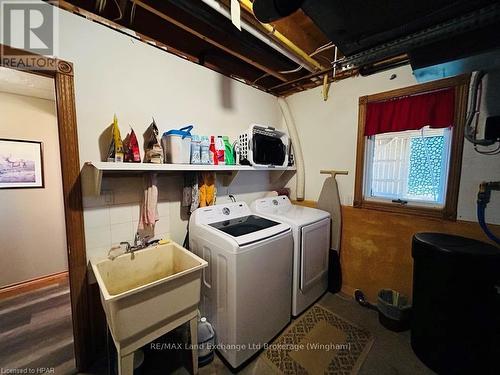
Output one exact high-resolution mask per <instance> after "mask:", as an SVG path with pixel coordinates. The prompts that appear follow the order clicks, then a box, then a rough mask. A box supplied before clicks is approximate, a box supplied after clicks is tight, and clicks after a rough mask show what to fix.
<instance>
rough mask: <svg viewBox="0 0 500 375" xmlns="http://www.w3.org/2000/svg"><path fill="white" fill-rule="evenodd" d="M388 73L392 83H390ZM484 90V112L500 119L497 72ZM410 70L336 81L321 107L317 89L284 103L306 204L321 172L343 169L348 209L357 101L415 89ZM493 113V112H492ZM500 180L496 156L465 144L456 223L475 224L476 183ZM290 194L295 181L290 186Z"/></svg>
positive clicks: (496, 219) (498, 207)
mask: <svg viewBox="0 0 500 375" xmlns="http://www.w3.org/2000/svg"><path fill="white" fill-rule="evenodd" d="M392 74H396V76H397V77H396V78H395V79H393V80H390V79H389V78H390V77H391V75H392ZM491 76H492V77H493V78H492V79H491V80H490V81H489V84H488V83H486V84H485V88H484V91H483V99H484V100H483V109H484V111H483V112H484V113H483V114H482V118H483V117H484V116H485V113H486V110H487V111H488V112H489V113H490V114H499V111H500V105H498V104H496V103H500V102H499V101H498V100H496V101H495V98H498V92H499V90H498V88H499V86H500V79H498V73H495V74H491ZM416 83H417V82H416V80H415V78H414V77H413V75H412V71H411V69H410V67H409V66H404V67H400V68H397V69H393V70H391V71H386V72H381V73H378V74H374V75H371V76H368V77H354V78H348V79H345V80H342V81H339V82H337V83H335V84H333V85H332V86H331V88H330V97H329V99H328V101H326V102H324V101H323V99H322V93H321V87H317V88H315V89H312V90H308V91H305V92H301V93H297V94H294V95H292V96H290V97H289V98H287V101H288V103H289V105H290V108H291V111H292V114H293V116H294V119H295V121H296V124H297V128H298V132H299V136H300V141H301V145H302V150H303V153H304V160H305V165H306V199H311V200H317V199H318V197H319V193H320V191H321V187H322V185H323V181H324V179H325V176H324V175H320V174H319V171H320V169H345V170H348V171H349V175H348V176H339V177H338V182H339V188H340V195H341V200H342V204H344V205H352V201H353V196H354V179H355V166H356V137H357V128H358V99H359V97H360V96H364V95H370V94H375V93H378V92H383V91H387V90H392V89H396V88H401V87H405V86H410V85H414V84H416ZM495 111H496V113H495ZM499 179H500V156H498V155H496V156H483V155H479V154H477V153H475V152H474V151H473V148H472V146H471V144H470V143H468V142H465V145H464V154H463V166H462V177H461V183H460V194H459V203H458V218H459V219H462V220H467V221H477V220H476V213H475V201H476V194H477V189H478V186H479V183H480V182H481V181H483V180H499ZM289 186H290V188H292V191H293V190H294V188H295V184H294V180H291V181H290V183H289ZM487 221H488V222H489V223H494V224H500V193H494V194H493V195H492V201H491V203H490V204H489V206H488V209H487Z"/></svg>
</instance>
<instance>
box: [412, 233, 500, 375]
mask: <svg viewBox="0 0 500 375" xmlns="http://www.w3.org/2000/svg"><path fill="white" fill-rule="evenodd" d="M412 256H413V314H412V323H411V346H412V348H413V351H414V352H415V354H416V355H417V356H418V357H419V358H420V360H422V362H424V363H425V364H426V365H427V366H428V367H430V368H431V369H432V370H434V371H435V372H437V373H439V374H490V373H493V372H495V371H497V370H498V358H499V357H500V345H499V342H500V294H499V289H498V288H499V287H498V286H499V285H500V249H499V248H497V247H495V246H492V245H489V244H487V243H484V242H480V241H476V240H473V239H470V238H464V237H459V236H453V235H448V234H443V233H418V234H416V235H415V236H414V237H413V247H412ZM493 369H497V370H493ZM497 372H498V371H497Z"/></svg>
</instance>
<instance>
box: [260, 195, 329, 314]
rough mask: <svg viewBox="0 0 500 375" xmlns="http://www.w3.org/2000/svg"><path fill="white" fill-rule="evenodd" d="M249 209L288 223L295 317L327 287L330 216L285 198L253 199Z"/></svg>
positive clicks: (282, 196)
mask: <svg viewBox="0 0 500 375" xmlns="http://www.w3.org/2000/svg"><path fill="white" fill-rule="evenodd" d="M251 207H252V210H253V211H254V212H256V213H258V214H260V215H264V216H265V217H268V218H270V219H275V220H279V221H282V222H284V223H287V224H290V225H291V227H292V232H293V242H294V252H293V253H294V255H293V286H292V315H293V316H297V315H299V314H300V313H302V312H303V311H304V310H305V309H306V308H308V307H309V306H310V305H311V304H312V303H314V301H316V300H317V299H318V298H319V297H320V296H321V295H322V294H323V293H324V292H325V291H326V289H327V287H328V251H329V247H330V214H329V213H328V212H326V211H322V210H318V209H315V208H309V207H302V206H297V205H294V204H292V202H290V200H289V199H288V197H287V196H284V195H280V196H278V197H268V198H262V199H257V200H256V201H254V202H253V203H252V205H251Z"/></svg>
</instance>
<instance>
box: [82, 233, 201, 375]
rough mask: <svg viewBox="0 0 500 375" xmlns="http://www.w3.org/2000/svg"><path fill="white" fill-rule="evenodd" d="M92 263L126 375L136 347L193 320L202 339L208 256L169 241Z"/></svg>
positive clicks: (121, 365)
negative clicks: (199, 315) (200, 329)
mask: <svg viewBox="0 0 500 375" xmlns="http://www.w3.org/2000/svg"><path fill="white" fill-rule="evenodd" d="M91 264H92V269H93V271H94V275H95V277H96V280H97V283H98V284H99V289H100V292H101V302H102V305H103V307H104V311H105V313H106V319H107V322H108V326H109V329H110V331H111V335H112V337H113V341H114V342H115V345H116V348H117V350H118V353H119V357H120V358H121V360H120V361H119V366H118V367H119V372H120V374H131V373H132V371H133V352H134V351H135V350H137V349H138V348H140V347H141V346H144V345H146V344H147V343H149V342H151V341H153V340H155V339H157V338H158V337H160V336H162V335H164V334H165V333H167V332H169V331H170V330H172V329H174V328H176V327H178V326H179V325H181V324H183V323H185V322H187V321H191V326H190V328H191V340H193V339H194V341H193V343H196V324H197V309H198V303H199V301H200V282H201V271H202V269H203V268H204V267H206V266H207V265H208V263H207V262H206V261H205V260H203V259H201V258H199V257H197V256H196V255H195V254H193V253H191V252H190V251H188V250H186V249H184V248H183V247H182V246H180V245H178V244H177V243H175V242H169V243H167V244H163V245H158V246H153V247H149V248H146V249H143V250H139V251H135V252H133V253H127V254H123V255H121V256H119V257H117V258H115V259H113V260H111V259H105V260H101V261H97V262H91ZM193 330H194V332H193ZM193 335H194V337H193ZM193 369H194V367H193Z"/></svg>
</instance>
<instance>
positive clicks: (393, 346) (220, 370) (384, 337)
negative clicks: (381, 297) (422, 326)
mask: <svg viewBox="0 0 500 375" xmlns="http://www.w3.org/2000/svg"><path fill="white" fill-rule="evenodd" d="M318 303H319V304H320V305H322V306H324V307H326V308H328V309H329V310H330V311H332V312H334V313H336V314H337V315H339V316H341V317H342V318H344V319H346V320H348V321H350V322H352V323H354V324H356V325H358V326H360V327H364V328H366V329H368V330H369V331H370V332H371V333H372V335H373V336H374V337H375V342H374V343H373V346H372V348H371V350H370V352H369V354H368V356H367V357H366V360H365V361H364V363H363V366H362V367H361V369H360V372H359V374H377V375H381V374H383V375H392V374H409V375H410V374H411V375H419V374H422V375H424V374H434V372H433V371H431V370H430V369H428V368H427V367H426V366H425V365H424V364H423V363H422V362H421V361H420V360H419V359H418V358H417V357H416V356H415V354H414V353H413V350H412V349H411V347H410V332H409V331H407V332H402V333H396V332H391V331H389V330H387V329H385V328H384V327H383V326H381V325H380V323H379V322H378V314H377V312H375V311H373V310H369V309H366V308H363V307H361V306H359V305H358V304H357V303H356V302H355V301H354V300H353V299H352V298H349V297H347V296H343V295H339V294H335V295H334V294H330V293H327V294H326V295H325V296H324V297H323V298H321V300H320V301H319V302H318ZM183 373H184V372H179V374H183ZM186 373H187V372H186ZM214 374H217V375H219V374H227V375H229V374H231V371H230V370H229V369H227V368H226V367H225V366H224V364H223V363H222V361H221V360H220V359H219V358H218V357H216V358H215V360H214V361H213V362H212V363H211V364H210V365H208V366H206V367H203V368H201V369H200V375H214ZM238 374H244V375H251V374H255V375H261V374H262V375H267V374H275V373H274V372H272V370H271V369H269V367H267V365H266V364H265V363H264V362H263V361H262V360H260V359H259V358H257V359H256V360H254V361H253V362H252V363H250V364H249V365H248V366H247V367H245V368H244V369H242V370H241V371H240V372H239V373H238Z"/></svg>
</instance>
